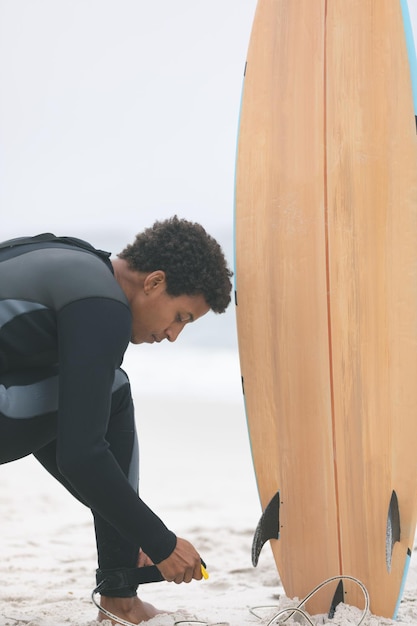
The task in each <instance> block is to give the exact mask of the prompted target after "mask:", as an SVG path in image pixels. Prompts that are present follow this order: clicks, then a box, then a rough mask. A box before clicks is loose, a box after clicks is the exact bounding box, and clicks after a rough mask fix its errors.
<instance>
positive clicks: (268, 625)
mask: <svg viewBox="0 0 417 626" xmlns="http://www.w3.org/2000/svg"><path fill="white" fill-rule="evenodd" d="M337 580H339V581H340V580H350V581H352V582H354V583H356V584H357V585H358V586H359V587H360V588H361V590H362V593H363V595H364V598H365V608H364V609H363V612H362V615H361V618H360V620H359V622H358V623H357V625H356V626H361V624H363V622H364V621H365V619H366V617H367V615H368V613H369V593H368V590H367V589H366V587H365V585H364V584H363V583H362V582H361V581H360V580H358V579H357V578H354V577H353V576H344V575H340V576H333V577H332V578H328V579H327V580H325V581H324V582H322V583H320V585H317V587H315V588H314V589H313V591H311V592H310V593H309V594H308V595H307V596H306V597H305V598H304V599H303V600H302V601H301V602H300V603H299V604H298V605H297V606H292V607H291V606H289V607H286V608H284V609H281V610H279V611H278V612H277V613H275V615H274V616H273V617H272V618H271V619H269V621H268V622H266V623H265V626H273V624H276V625H277V626H279V625H280V624H284V623H285V622H286V621H287V620H288V619H289V618H290V617H291V616H292V615H294V613H297V614H299V615H301V616H302V617H303V618H304V619H305V621H306V622H307V624H310V626H316V625H315V623H314V622H313V621H312V619H311V617H310V616H309V615H308V613H307V612H306V611H305V610H304V609H303V608H302V607H303V606H304V604H306V602H308V600H310V598H312V597H313V596H314V595H315V594H316V593H317V592H318V591H320V589H322V588H323V587H325V586H326V585H328V584H330V583H332V582H335V581H337ZM273 608H275V609H276V608H277V607H273V606H254V607H252V608H251V609H249V612H250V613H251V614H252V615H254V617H256V618H257V619H259V620H261V621H262V620H263V618H262V617H261V616H260V615H259V614H258V613H257V612H256V611H257V610H258V611H259V610H261V609H273ZM284 615H287V617H286V618H285V619H283V620H281V621H279V620H280V618H281V617H283V616H284Z"/></svg>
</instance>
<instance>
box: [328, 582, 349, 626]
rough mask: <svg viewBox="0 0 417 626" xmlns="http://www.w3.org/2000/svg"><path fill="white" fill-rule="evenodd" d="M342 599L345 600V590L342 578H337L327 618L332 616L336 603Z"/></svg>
mask: <svg viewBox="0 0 417 626" xmlns="http://www.w3.org/2000/svg"><path fill="white" fill-rule="evenodd" d="M344 601H345V590H344V588H343V580H339V583H338V585H337V587H336V591H335V592H334V596H333V600H332V603H331V605H330V610H329V615H328V617H329V619H333V618H334V614H335V613H336V607H337V605H338V604H340V603H342V602H344Z"/></svg>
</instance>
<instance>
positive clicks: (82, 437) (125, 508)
mask: <svg viewBox="0 0 417 626" xmlns="http://www.w3.org/2000/svg"><path fill="white" fill-rule="evenodd" d="M57 322H58V342H59V343H58V346H59V359H60V389H59V413H58V433H57V463H58V466H59V469H60V471H61V472H62V474H63V475H64V476H65V478H66V479H67V480H69V482H70V483H71V484H72V485H73V487H74V489H75V490H76V491H77V492H78V493H79V494H80V496H81V498H82V499H83V500H84V501H85V502H87V503H88V505H89V506H90V507H91V508H92V509H95V510H96V511H97V512H98V513H99V514H100V515H101V516H102V517H103V518H104V519H106V520H107V521H108V522H109V523H110V524H112V525H113V526H114V527H115V528H116V529H117V530H118V531H119V532H120V533H121V534H122V535H124V536H125V537H126V538H127V539H128V540H130V541H132V543H135V544H136V545H140V546H141V547H142V548H143V549H144V551H145V552H146V553H147V554H148V555H149V556H150V557H151V559H152V560H153V561H154V562H155V563H159V562H160V561H162V560H164V559H165V558H167V557H168V556H169V555H170V554H171V552H172V551H173V550H174V549H175V545H176V537H175V535H174V534H173V533H172V532H171V531H169V530H168V529H167V528H166V526H165V525H164V524H163V522H162V521H161V520H160V519H159V517H157V515H155V513H153V511H152V510H151V509H150V508H149V507H148V506H147V505H146V504H145V503H144V502H143V501H142V500H141V499H140V498H139V496H138V495H137V493H136V492H135V490H134V489H133V488H132V487H131V485H130V484H129V481H128V480H127V478H126V477H125V476H124V474H123V472H122V471H121V469H120V467H119V465H118V463H117V461H116V459H115V458H114V456H113V455H112V453H111V451H110V450H109V446H108V443H107V442H106V439H105V434H106V431H107V425H108V420H109V416H110V406H111V391H112V384H113V379H114V372H115V369H116V368H117V367H119V366H120V364H121V361H122V359H123V354H124V351H125V349H126V347H127V345H128V343H129V340H130V332H131V317H130V311H129V309H128V308H127V307H126V306H125V305H123V304H122V303H120V302H117V301H115V300H112V299H106V298H88V299H85V300H79V301H76V302H73V303H71V304H69V305H67V306H65V307H64V308H63V309H62V310H61V311H60V312H59V313H58V318H57Z"/></svg>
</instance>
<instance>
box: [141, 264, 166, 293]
mask: <svg viewBox="0 0 417 626" xmlns="http://www.w3.org/2000/svg"><path fill="white" fill-rule="evenodd" d="M165 287H166V277H165V272H164V271H163V270H155V271H154V272H151V273H150V274H147V275H146V277H145V280H144V282H143V290H144V292H145V294H146V295H149V294H150V293H152V292H154V291H157V290H161V289H162V290H164V289H165Z"/></svg>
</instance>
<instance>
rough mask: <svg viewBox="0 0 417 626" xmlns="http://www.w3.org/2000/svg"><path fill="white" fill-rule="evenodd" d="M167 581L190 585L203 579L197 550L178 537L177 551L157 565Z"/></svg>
mask: <svg viewBox="0 0 417 626" xmlns="http://www.w3.org/2000/svg"><path fill="white" fill-rule="evenodd" d="M157 568H158V569H159V571H160V572H161V574H162V576H163V577H164V578H165V580H168V581H169V582H175V583H177V584H179V583H189V582H191V581H192V579H193V578H194V579H195V580H201V579H202V577H203V576H202V573H201V559H200V555H199V554H198V552H197V550H196V549H195V548H194V546H192V545H191V543H190V542H189V541H186V539H181V538H180V537H177V545H176V547H175V550H174V551H173V552H171V554H170V555H169V557H168V558H167V559H165V560H164V561H161V562H160V563H158V564H157Z"/></svg>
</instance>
